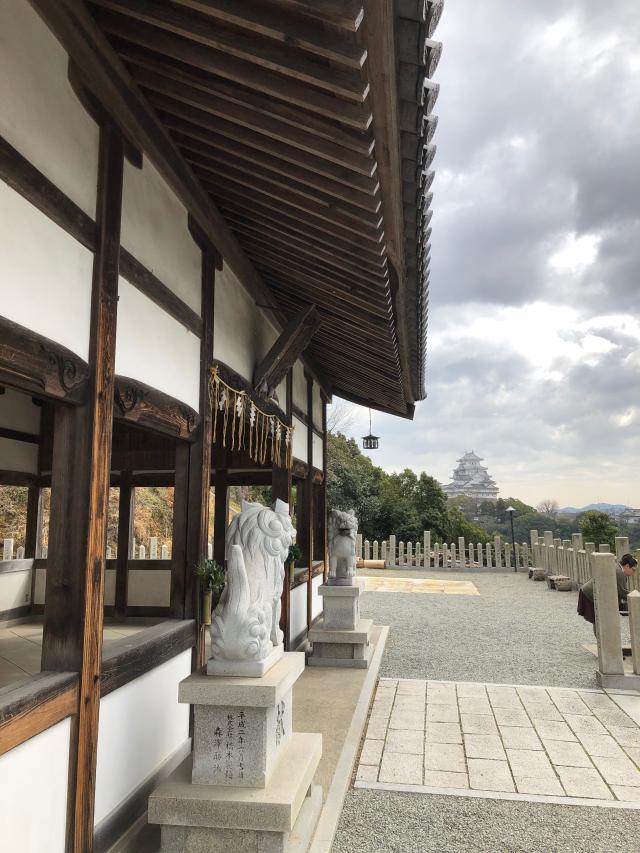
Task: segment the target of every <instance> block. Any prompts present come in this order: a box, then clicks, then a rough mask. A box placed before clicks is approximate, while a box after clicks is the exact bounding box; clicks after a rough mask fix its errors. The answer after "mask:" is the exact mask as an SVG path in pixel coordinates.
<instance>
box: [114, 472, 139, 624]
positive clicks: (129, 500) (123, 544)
mask: <svg viewBox="0 0 640 853" xmlns="http://www.w3.org/2000/svg"><path fill="white" fill-rule="evenodd" d="M119 487H120V498H119V501H118V555H117V564H116V601H115V615H116V616H117V617H120V618H122V617H124V616H126V614H127V599H128V591H129V555H130V548H131V538H132V535H133V516H134V501H135V492H134V490H133V485H132V476H131V471H121V472H120V482H119Z"/></svg>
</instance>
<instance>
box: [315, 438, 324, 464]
mask: <svg viewBox="0 0 640 853" xmlns="http://www.w3.org/2000/svg"><path fill="white" fill-rule="evenodd" d="M323 459H324V446H323V444H322V439H321V438H320V436H319V435H316V434H315V432H314V434H313V467H314V468H318V470H320V471H322V461H323Z"/></svg>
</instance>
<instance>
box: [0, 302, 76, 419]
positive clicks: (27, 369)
mask: <svg viewBox="0 0 640 853" xmlns="http://www.w3.org/2000/svg"><path fill="white" fill-rule="evenodd" d="M0 381H1V382H3V383H4V384H6V385H9V386H10V387H13V388H18V389H19V390H21V391H26V392H28V393H31V394H38V395H41V396H45V397H51V398H52V399H54V400H64V401H65V402H68V403H81V402H82V401H83V399H84V398H85V396H86V393H87V387H88V384H89V368H88V366H87V364H86V362H85V361H83V360H82V359H81V358H80V357H79V356H77V355H76V354H75V353H73V352H71V350H68V349H67V348H66V347H63V346H62V345H61V344H58V343H56V342H55V341H51V340H49V338H45V337H44V336H43V335H39V334H38V333H37V332H33V331H31V329H27V328H25V327H24V326H20V325H19V324H18V323H14V322H12V321H11V320H8V319H7V318H6V317H1V316H0Z"/></svg>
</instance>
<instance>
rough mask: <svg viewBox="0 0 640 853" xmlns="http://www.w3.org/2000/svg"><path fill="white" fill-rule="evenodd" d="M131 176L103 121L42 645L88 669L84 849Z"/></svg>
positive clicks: (58, 472)
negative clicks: (90, 259)
mask: <svg viewBox="0 0 640 853" xmlns="http://www.w3.org/2000/svg"><path fill="white" fill-rule="evenodd" d="M122 178H123V147H122V138H121V136H120V134H119V132H118V131H117V129H116V128H115V127H114V126H113V125H106V126H103V127H102V128H101V129H100V156H99V167H98V200H97V228H98V240H97V245H96V253H95V259H94V270H93V285H92V299H91V332H90V341H89V364H90V371H91V375H90V383H89V386H90V387H89V393H88V398H87V403H86V405H84V406H80V407H77V408H71V407H68V406H58V407H57V408H56V415H55V417H56V421H55V433H54V454H53V470H52V490H51V491H52V497H51V524H50V531H49V557H48V567H47V590H46V599H47V607H46V610H45V620H44V635H43V648H42V668H43V670H46V669H49V670H57V671H60V670H71V671H77V672H79V674H80V680H79V701H78V739H77V754H76V755H74V756H72V757H71V760H72V761H74V762H75V773H74V774H73V777H74V778H73V780H72V781H73V783H72V786H71V788H70V791H69V796H70V797H71V798H72V799H73V825H72V838H73V841H72V849H73V850H74V851H76V853H91V850H92V846H93V813H94V802H95V780H96V758H97V745H98V715H99V706H100V670H101V660H102V624H103V607H104V560H105V556H104V555H105V545H106V531H107V511H108V488H109V471H110V460H111V432H112V424H113V398H114V381H113V379H114V367H115V339H116V311H117V302H118V267H119V253H120V214H121V208H122ZM70 518H72V519H73V521H74V523H73V524H69V519H70Z"/></svg>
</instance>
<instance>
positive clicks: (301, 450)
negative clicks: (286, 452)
mask: <svg viewBox="0 0 640 853" xmlns="http://www.w3.org/2000/svg"><path fill="white" fill-rule="evenodd" d="M291 420H292V423H293V427H294V429H293V455H294V456H295V458H296V459H299V460H300V461H301V462H308V461H309V460H308V458H307V457H308V456H309V451H308V448H307V425H306V424H303V423H302V421H299V420H298V418H295V417H294V418H292V419H291Z"/></svg>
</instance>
